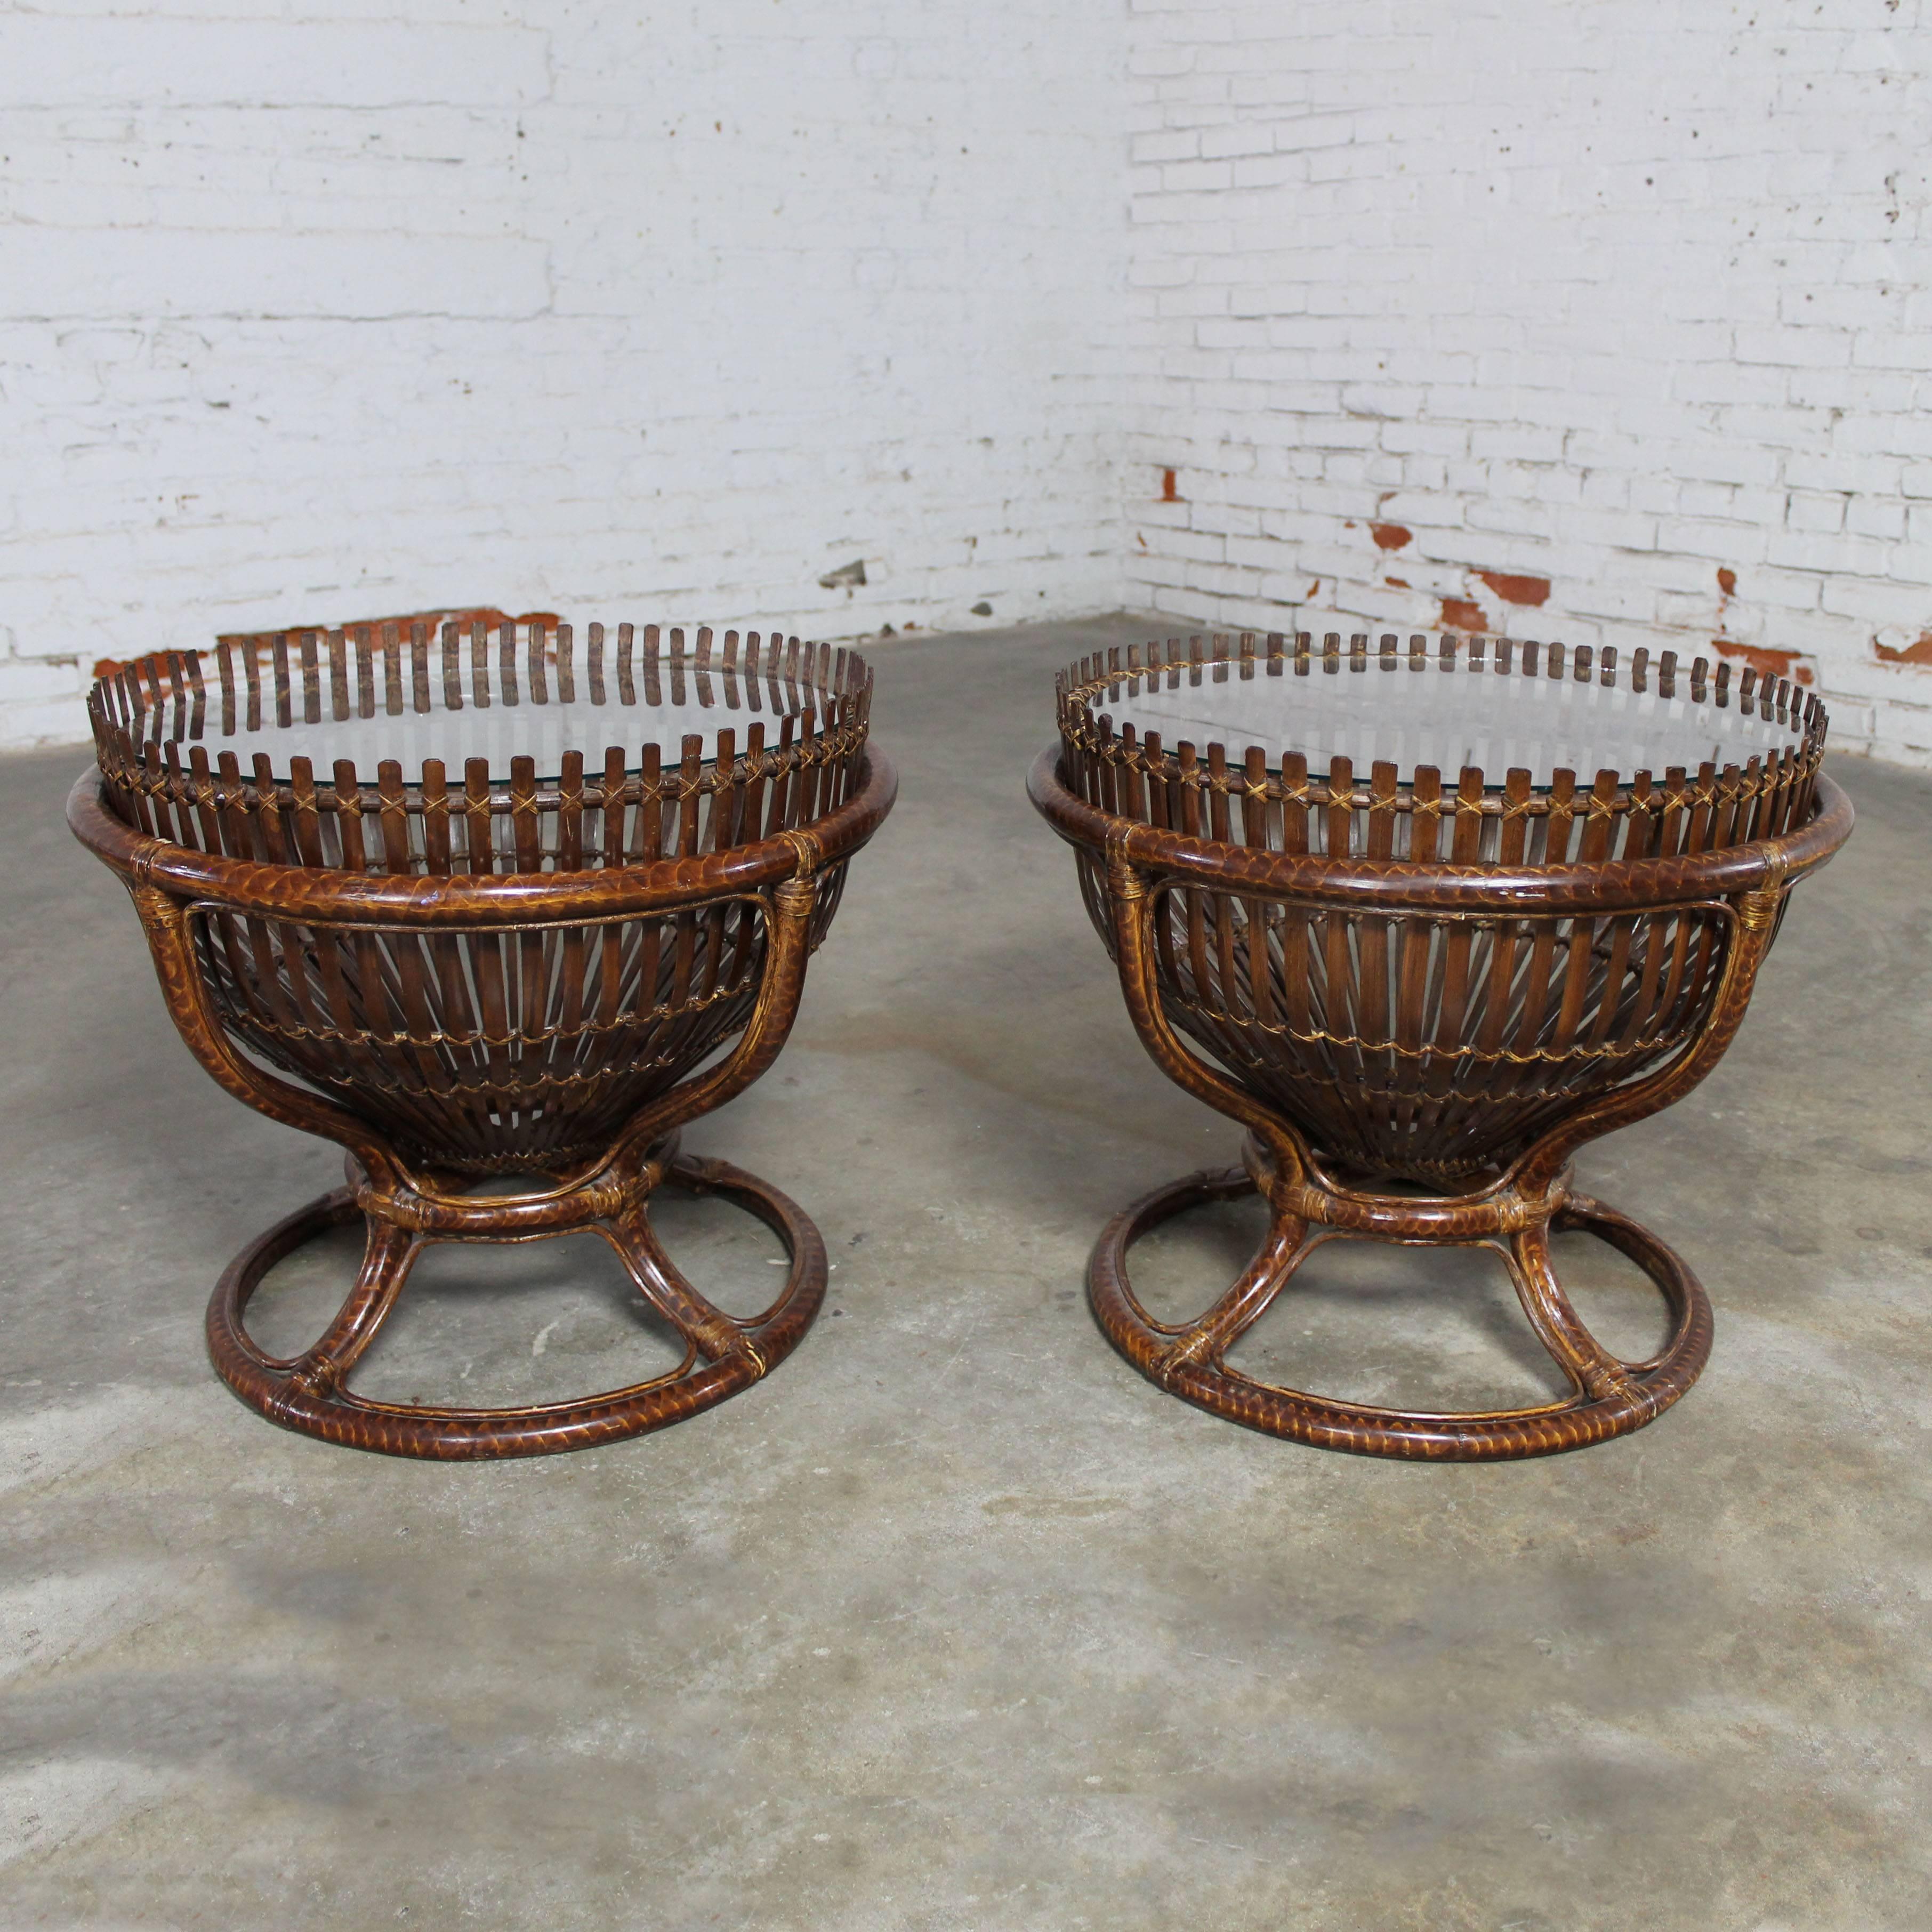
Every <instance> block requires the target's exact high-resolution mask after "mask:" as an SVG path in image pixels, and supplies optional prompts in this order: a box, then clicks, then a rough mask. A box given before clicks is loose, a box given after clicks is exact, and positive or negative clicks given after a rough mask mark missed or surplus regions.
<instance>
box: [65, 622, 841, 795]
mask: <svg viewBox="0 0 1932 1932" xmlns="http://www.w3.org/2000/svg"><path fill="white" fill-rule="evenodd" d="M625 628H626V629H627V630H628V626H627V627H625ZM678 636H679V639H680V640H681V638H682V634H681V633H679V634H678ZM704 636H705V637H706V638H707V639H708V637H709V633H706V634H704ZM335 641H336V643H338V646H340V643H341V637H340V634H338V635H337V637H336V640H335ZM736 641H737V640H736V633H735V632H734V633H732V634H730V637H729V640H728V646H729V648H730V658H729V659H728V660H727V661H724V662H720V661H719V660H718V658H717V657H716V656H715V655H712V653H711V652H709V650H708V649H704V648H703V647H702V646H701V647H700V655H697V656H696V657H692V656H690V655H685V654H684V653H683V652H682V649H679V652H678V654H677V655H672V656H669V657H667V656H664V655H662V654H661V653H660V652H659V651H658V649H657V648H656V647H655V643H652V645H651V646H649V647H648V648H647V649H646V651H645V652H643V653H641V654H634V653H633V652H632V650H631V646H630V644H629V643H628V640H626V641H625V643H624V644H623V646H622V649H621V651H620V652H619V654H617V655H615V657H614V658H613V659H611V660H609V661H607V659H606V658H605V655H604V652H603V650H602V648H601V637H600V638H598V639H597V640H595V642H594V643H593V645H592V654H591V655H589V656H588V657H583V656H577V657H574V658H572V657H571V655H568V653H569V650H570V646H569V643H568V633H565V641H564V643H563V646H562V649H563V651H564V652H565V655H562V656H559V655H557V654H556V652H555V651H554V650H553V651H551V652H547V653H546V654H545V655H543V656H542V657H541V658H537V657H534V656H532V655H530V654H529V652H528V651H527V650H525V649H519V650H517V651H516V652H515V653H514V655H506V654H504V653H502V652H499V651H498V649H496V647H495V643H494V640H491V641H490V648H489V649H488V650H487V653H486V652H478V651H475V650H473V649H469V648H467V647H466V646H467V643H468V640H456V643H457V645H458V648H451V647H449V640H447V639H446V640H445V647H444V648H443V649H440V650H439V649H436V648H435V647H434V643H431V647H430V648H428V649H425V648H424V647H423V642H424V640H421V639H419V640H417V647H416V649H414V650H413V652H408V653H405V652H403V651H401V650H396V651H395V653H394V655H393V656H392V658H389V660H388V661H385V656H384V654H383V652H380V651H371V650H368V649H365V650H364V651H362V652H361V653H360V654H359V658H351V657H350V654H349V652H347V650H346V649H341V648H338V649H337V650H336V651H335V652H333V653H332V655H330V656H328V657H324V656H323V655H322V654H321V653H320V651H319V650H317V649H316V648H315V646H314V643H311V645H310V647H309V649H308V652H307V654H306V655H305V657H304V658H298V655H297V653H296V652H290V651H287V650H286V649H284V650H282V651H281V652H279V653H278V654H275V655H272V654H271V653H270V652H269V651H268V650H266V649H263V648H261V646H260V643H259V641H258V640H254V639H245V640H239V643H240V645H241V648H240V649H239V650H236V651H234V652H229V651H228V650H227V649H226V646H224V648H223V652H221V653H219V654H217V664H216V665H213V666H207V667H204V668H203V669H202V673H201V677H200V682H199V688H196V687H195V686H194V685H193V683H192V682H190V680H189V679H187V677H186V676H174V677H172V678H171V679H169V682H167V684H166V686H165V688H163V686H162V685H160V684H159V683H157V682H156V681H155V680H154V678H153V677H152V676H151V675H150V674H148V673H145V672H141V673H138V674H135V675H132V676H123V677H121V678H120V679H117V680H115V681H114V682H113V687H112V689H113V693H114V694H116V696H115V702H113V703H110V706H109V709H110V712H116V711H118V715H119V718H121V720H122V721H124V726H125V728H126V729H127V731H128V732H129V733H130V736H131V738H132V739H133V740H134V741H136V742H139V741H141V740H144V739H145V740H152V741H156V742H159V743H160V744H161V745H163V746H166V745H176V746H178V747H179V748H180V751H181V754H182V755H183V756H184V757H185V756H186V754H187V753H188V752H189V751H190V750H191V749H193V748H195V747H197V746H199V747H200V748H202V749H205V751H206V752H207V753H208V756H209V758H210V760H211V762H212V763H219V761H220V758H221V757H222V755H223V754H224V753H226V752H229V751H232V752H233V753H234V754H235V756H236V760H237V761H238V762H239V763H240V764H241V766H242V768H243V769H244V770H248V769H251V768H252V767H253V766H254V763H255V760H257V757H266V758H267V759H268V760H269V766H270V769H272V772H273V773H274V775H275V776H276V777H277V778H278V779H281V780H282V781H287V779H288V778H289V776H290V770H291V767H292V765H293V761H294V760H297V759H307V760H308V761H309V763H310V765H311V768H312V769H314V772H315V773H316V775H317V776H318V777H319V778H327V777H328V775H329V773H330V772H331V771H332V768H333V766H335V763H337V762H338V760H348V761H349V762H350V763H353V765H354V766H355V767H356V772H357V774H358V776H359V778H362V779H365V780H368V781H373V780H374V777H375V775H376V773H377V769H378V768H379V767H380V766H381V765H382V764H383V763H384V762H385V761H386V760H391V759H393V760H395V762H396V763H398V764H399V765H401V766H402V768H403V769H404V773H405V774H406V775H408V776H409V777H410V778H414V776H415V775H416V774H417V773H418V772H420V771H421V770H422V768H423V766H424V764H425V763H426V762H427V761H428V760H431V759H434V760H437V761H438V762H439V763H441V764H442V766H443V768H444V769H445V771H446V772H449V773H450V774H452V775H460V773H461V772H463V769H464V767H465V766H466V763H468V762H469V760H472V759H478V758H480V759H484V760H487V762H488V764H489V768H490V778H491V779H492V781H503V782H507V781H508V780H509V778H510V777H511V761H512V760H514V759H517V758H524V757H526V758H528V759H529V760H531V762H532V764H533V766H535V775H536V777H537V778H538V779H539V780H542V781H552V780H555V779H556V778H559V777H560V776H561V775H562V766H563V760H564V757H565V754H566V753H568V752H571V751H575V752H577V753H578V754H580V755H581V756H582V757H583V763H584V765H585V766H586V769H593V770H601V769H603V768H604V764H605V762H606V757H607V753H608V752H609V751H610V750H611V749H612V748H616V749H617V750H618V751H621V752H622V757H623V763H624V766H625V769H626V770H627V771H628V772H636V771H637V770H639V769H640V768H641V766H642V765H643V762H644V760H643V753H644V751H645V749H646V748H647V747H649V746H655V747H656V748H657V750H658V761H659V763H661V764H662V765H664V766H672V765H675V764H676V763H677V762H678V761H679V759H680V757H682V754H683V748H684V743H685V739H687V738H692V737H694V738H697V739H700V741H702V742H703V746H704V750H703V757H705V758H706V760H709V759H710V758H711V757H714V756H715V754H716V751H717V745H718V738H719V736H720V734H721V733H724V732H727V731H728V732H730V733H731V734H732V735H733V739H734V750H735V751H738V752H742V751H745V749H746V748H748V743H749V741H750V739H751V736H752V735H753V733H754V731H756V732H757V733H760V735H761V736H762V739H763V742H764V744H765V745H766V746H768V747H775V746H776V745H779V744H780V743H781V742H792V741H793V740H795V739H799V738H802V737H803V736H806V735H807V734H808V732H810V733H819V732H823V731H824V730H827V729H829V728H830V727H832V725H833V724H835V723H837V722H840V721H844V720H845V719H847V718H848V717H849V715H850V706H851V704H852V703H853V700H854V699H855V697H857V696H859V694H860V692H861V688H862V687H861V685H859V684H858V683H856V682H853V679H854V678H858V679H862V678H863V676H864V667H863V666H862V665H861V664H859V663H858V661H856V659H851V660H849V661H848V659H847V655H846V654H845V653H844V652H838V653H836V654H834V653H832V652H830V651H829V649H828V648H827V647H825V646H815V645H808V646H804V647H803V648H802V649H801V648H800V646H799V643H798V641H797V640H796V639H795V638H793V639H782V640H781V639H780V638H778V637H776V636H774V637H773V638H772V640H771V643H770V645H769V646H768V647H767V648H766V649H763V650H762V651H760V650H759V649H757V642H758V640H757V638H756V637H755V636H753V637H750V638H748V640H746V641H747V643H748V646H750V648H748V649H747V650H746V652H745V655H744V657H743V658H742V660H739V658H738V656H737V653H736ZM151 662H152V663H157V664H158V663H160V660H153V661H151ZM217 668H218V669H219V670H220V682H219V683H217V681H216V679H215V678H214V677H213V676H209V675H208V671H209V670H215V669H217ZM100 688H101V689H102V690H103V691H107V690H108V689H109V687H108V686H107V685H103V686H102V687H100Z"/></svg>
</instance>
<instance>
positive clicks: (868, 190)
mask: <svg viewBox="0 0 1932 1932" xmlns="http://www.w3.org/2000/svg"><path fill="white" fill-rule="evenodd" d="M1124 51H1125V40H1124V15H1123V14H1122V13H1121V11H1120V10H1118V8H1117V7H1115V6H1114V5H1112V4H1111V0H1068V4H1067V5H1061V6H1057V7H1054V8H1052V9H1048V10H1041V9H1037V8H1035V7H1031V6H1030V5H1025V4H1022V0H971V4H968V0H927V4H926V5H922V6H921V7H919V8H918V9H917V10H916V11H915V10H907V9H906V8H903V7H894V6H891V5H887V4H886V0H707V4H706V5H704V6H703V7H696V8H694V7H689V6H684V7H670V6H667V5H662V4H660V0H645V4H635V0H633V4H630V5H625V4H622V0H599V4H598V5H569V4H566V0H506V4H502V5H496V6H493V7H479V6H475V5H466V4H464V0H410V4H409V5H407V6H405V5H402V4H401V0H380V4H378V0H285V3H284V0H41V4H40V7H39V10H34V9H33V8H31V7H29V8H28V9H26V10H22V9H19V8H14V9H12V10H5V9H4V8H0V437H4V444H0V743H12V744H21V743H28V742H35V741H37V740H48V739H74V738H75V737H77V736H80V735H83V730H84V726H83V716H82V712H81V709H80V701H79V700H80V696H81V694H82V693H83V691H84V689H85V687H86V682H87V679H88V676H89V672H90V670H91V669H92V665H93V664H94V662H95V661H96V660H97V659H98V658H101V657H124V656H127V655H130V654H132V653H133V652H136V651H139V650H142V649H148V648H153V647H157V646H185V645H198V644H202V643H206V642H207V641H208V640H210V639H211V637H212V636H213V635H214V633H215V632H216V631H218V630H223V629H233V628H255V627H257V626H260V625H269V624H276V623H289V622H302V621H312V620H314V619H318V618H327V617H330V616H343V615H344V614H356V613H368V614H375V613H380V612H383V611H399V610H411V609H419V608H428V607H434V606H438V605H446V604H465V603H470V602H473V601H479V600H480V601H485V602H490V603H496V604H502V605H503V606H504V607H507V608H508V609H511V610H532V609H545V610H566V611H569V610H583V611H584V612H585V613H595V612H597V611H600V610H601V611H604V612H607V613H614V612H619V611H621V612H623V613H629V614H634V615H637V616H647V615H648V616H664V617H665V618H667V619H670V620H672V621H679V620H681V621H683V622H691V623H694V622H712V623H715V624H720V625H722V624H728V623H733V622H736V623H742V624H758V625H760V627H763V625H766V624H769V623H770V622H784V623H785V624H787V625H788V626H789V625H796V626H797V627H798V628H800V629H802V630H807V631H811V633H812V634H817V635H826V636H834V637H837V636H850V635H854V634H861V633H863V632H865V631H871V630H876V629H877V628H879V627H880V626H881V625H884V624H887V623H890V624H892V625H895V627H903V626H904V625H907V624H908V623H916V624H920V625H926V626H929V627H930V626H932V625H947V626H950V627H954V628H972V627H974V626H975V625H999V624H1001V623H1010V622H1016V621H1018V620H1020V619H1025V618H1029V617H1034V616H1049V615H1051V616H1062V615H1067V614H1070V613H1075V612H1080V611H1090V610H1098V609H1104V608H1110V607H1114V606H1115V605H1117V604H1118V602H1119V601H1120V597H1121V565H1120V553H1121V536H1120V529H1119V522H1118V494H1119V490H1118V455H1117V445H1118V433H1117V431H1118V422H1119V411H1118V406H1117V404H1115V402H1114V401H1112V391H1111V390H1110V388H1109V385H1110V384H1111V383H1113V382H1114V381H1115V379H1116V377H1117V375H1118V353H1110V349H1109V334H1110V332H1112V335H1114V336H1115V338H1116V339H1118V335H1119V333H1120V329H1121V325H1120V323H1119V322H1118V320H1117V319H1116V318H1117V317H1118V304H1117V303H1115V302H1112V301H1111V300H1110V299H1109V294H1110V292H1111V291H1113V290H1117V289H1118V288H1119V287H1122V286H1123V285H1124V281H1125V248H1126V239H1127V226H1126V193H1125V181H1124V171H1123V163H1122V159H1121V143H1122V139H1123V136H1122V118H1123V115H1124V94H1123V86H1124ZM854 558H862V559H864V561H865V571H866V577H867V582H866V585H865V587H864V588H863V589H859V590H857V591H856V592H848V591H847V590H844V589H838V590H826V589H820V587H819V586H818V583H817V578H818V577H820V575H821V574H824V573H826V572H827V571H830V570H832V569H833V568H835V567H837V566H838V565H843V564H846V563H847V562H850V561H851V560H852V559H854ZM976 604H987V605H989V606H990V608H991V611H992V615H991V616H990V617H983V616H976V615H975V614H974V611H973V607H974V605H976Z"/></svg>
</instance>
